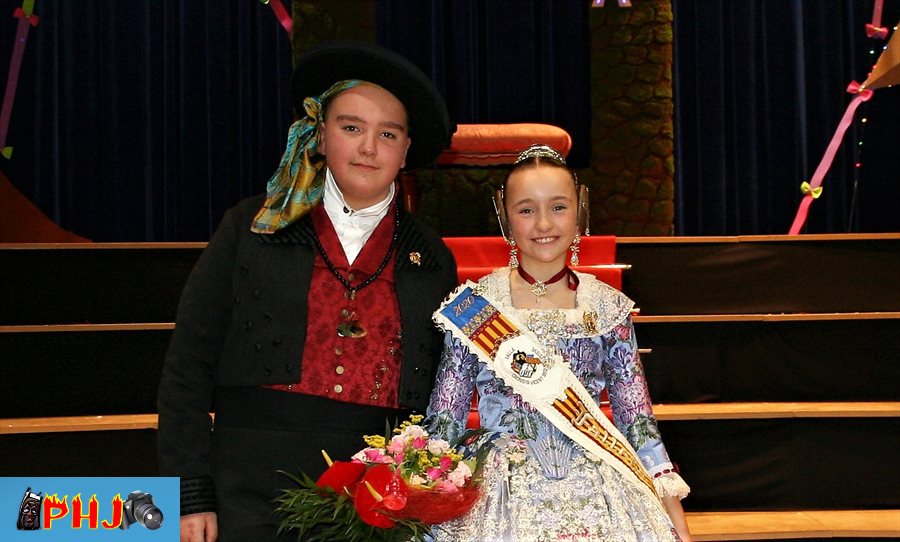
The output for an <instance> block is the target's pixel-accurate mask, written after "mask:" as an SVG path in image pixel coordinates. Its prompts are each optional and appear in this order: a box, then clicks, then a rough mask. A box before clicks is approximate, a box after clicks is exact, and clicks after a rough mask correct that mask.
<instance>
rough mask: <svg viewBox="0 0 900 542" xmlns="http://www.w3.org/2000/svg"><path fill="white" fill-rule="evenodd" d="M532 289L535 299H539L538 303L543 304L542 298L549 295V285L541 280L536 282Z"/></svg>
mask: <svg viewBox="0 0 900 542" xmlns="http://www.w3.org/2000/svg"><path fill="white" fill-rule="evenodd" d="M530 289H531V293H533V294H534V297H536V298H537V302H538V303H540V302H541V297H543V296H544V294H546V293H547V285H546V284H544V283H543V282H541V281H539V280H536V281H534V284H532V285H531V288H530Z"/></svg>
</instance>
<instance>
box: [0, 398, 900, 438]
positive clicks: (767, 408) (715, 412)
mask: <svg viewBox="0 0 900 542" xmlns="http://www.w3.org/2000/svg"><path fill="white" fill-rule="evenodd" d="M653 413H654V414H655V415H656V417H657V419H659V420H662V421H669V420H733V419H737V420H740V419H751V418H757V419H758V418H893V417H900V402H890V401H888V402H866V403H699V404H667V405H654V406H653ZM156 418H157V417H156V414H123V415H113V416H61V417H46V418H5V419H0V435H12V434H17V433H60V432H66V431H121V430H131V429H156V426H157V419H156Z"/></svg>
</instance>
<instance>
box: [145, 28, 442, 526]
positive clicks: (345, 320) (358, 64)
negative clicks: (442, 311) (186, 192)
mask: <svg viewBox="0 0 900 542" xmlns="http://www.w3.org/2000/svg"><path fill="white" fill-rule="evenodd" d="M292 97H293V100H294V106H295V109H296V113H297V115H298V117H299V120H298V121H297V122H295V123H294V124H293V125H292V126H291V128H290V131H289V134H288V145H287V150H286V151H285V153H284V157H283V158H282V161H281V164H280V166H279V168H278V170H277V171H276V173H275V174H274V175H273V177H272V179H271V180H270V181H269V184H268V189H267V194H265V195H260V196H257V197H253V198H249V199H247V200H244V201H242V202H241V203H239V204H238V205H237V206H236V207H235V208H233V209H231V210H230V211H228V212H227V213H226V215H225V217H224V218H223V220H222V223H221V225H220V226H219V228H218V230H217V232H216V233H215V235H214V236H213V238H212V240H211V241H210V244H209V246H208V247H207V249H206V250H205V251H204V252H203V254H202V256H201V257H200V260H199V261H198V263H197V265H196V267H195V268H194V271H193V272H192V274H191V277H190V279H189V280H188V283H187V285H186V286H185V289H184V292H183V294H182V298H181V302H180V303H179V307H178V317H177V322H176V327H175V332H174V334H173V337H172V341H171V344H170V347H169V351H168V353H167V356H166V363H165V367H164V369H163V375H162V380H161V383H160V388H159V401H158V403H159V460H160V471H161V474H163V475H166V476H180V477H181V514H182V518H181V540H182V541H195V540H196V541H204V542H210V541H212V540H215V539H216V537H217V536H218V540H220V541H231V540H237V541H250V540H252V541H254V542H256V541H264V540H274V539H275V538H276V517H275V516H274V515H273V509H274V504H273V502H272V501H273V499H274V498H275V497H276V496H277V495H278V493H279V489H280V488H283V487H285V486H286V485H288V484H289V480H288V479H287V478H286V477H284V476H282V475H280V474H278V473H277V471H278V470H284V471H292V472H293V471H295V470H296V469H298V468H299V469H301V470H303V471H305V472H306V473H308V474H309V475H311V476H313V477H315V476H317V474H318V473H319V472H321V471H322V470H324V468H325V463H324V461H323V459H322V457H321V455H320V450H322V449H326V450H328V451H329V453H331V454H332V455H333V456H335V457H349V456H351V455H352V454H353V453H355V452H356V451H357V450H358V449H359V436H360V435H363V434H379V433H381V432H382V431H383V430H384V426H385V421H386V420H393V419H396V418H399V419H402V418H404V417H406V413H407V412H408V411H409V410H419V411H421V410H424V408H425V407H426V405H427V400H428V397H429V393H430V391H431V386H432V384H433V381H434V375H435V370H436V367H437V363H438V360H439V358H440V351H441V336H440V333H439V332H437V331H436V330H435V329H434V327H433V325H432V324H431V320H430V315H431V313H432V312H433V311H434V309H435V307H437V306H438V305H439V304H440V302H441V300H442V299H443V298H444V297H445V295H446V294H447V293H448V292H449V291H450V290H452V289H453V287H454V286H455V284H456V280H457V279H456V264H455V262H454V260H453V256H452V254H451V253H450V251H449V249H447V247H446V246H445V245H444V243H443V242H442V240H441V239H440V237H439V236H438V235H437V234H436V233H434V232H433V231H432V230H430V229H428V228H427V227H425V226H424V225H422V224H421V223H419V222H418V221H417V220H415V219H414V218H413V217H412V216H410V215H409V214H407V213H406V212H405V211H404V210H403V209H402V203H401V201H400V198H399V197H398V187H397V183H396V179H397V176H398V173H399V171H400V170H401V169H402V168H406V169H415V168H418V167H422V166H426V165H428V164H430V163H431V162H433V161H434V160H435V159H436V158H437V156H438V155H439V154H440V152H441V151H442V150H443V149H444V148H446V147H447V146H449V143H450V137H451V135H452V133H453V131H454V128H453V125H452V124H451V123H450V121H449V119H448V115H447V110H446V106H445V104H444V101H443V99H442V98H441V96H440V94H439V93H438V92H437V90H436V89H435V88H434V85H433V84H432V83H431V81H430V80H429V79H428V78H427V77H426V76H425V75H424V74H423V73H422V72H421V71H419V70H418V69H417V68H416V67H415V66H413V65H412V64H411V63H409V62H408V61H407V60H405V59H404V58H402V57H400V56H399V55H397V54H395V53H393V52H391V51H388V50H386V49H383V48H381V47H378V46H375V45H373V44H365V43H357V42H331V43H326V44H324V45H322V46H319V47H315V48H313V49H311V50H309V51H308V52H307V53H305V54H304V55H303V56H302V57H301V58H299V59H298V63H297V65H296V67H295V72H294V76H293V82H292ZM211 411H214V412H215V424H214V425H213V422H212V419H211V418H210V416H209V413H210V412H211ZM213 427H214V430H213Z"/></svg>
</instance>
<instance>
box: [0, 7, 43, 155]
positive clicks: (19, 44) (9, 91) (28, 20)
mask: <svg viewBox="0 0 900 542" xmlns="http://www.w3.org/2000/svg"><path fill="white" fill-rule="evenodd" d="M13 17H16V18H17V19H19V23H18V25H17V26H16V41H15V43H14V44H13V52H12V57H11V58H10V61H9V75H8V76H7V79H6V92H5V93H4V94H3V108H2V109H0V149H3V155H4V156H6V157H7V158H9V154H10V153H11V152H12V149H8V148H7V147H6V134H7V132H8V130H9V117H10V116H11V115H12V106H13V101H14V100H15V97H16V86H17V85H18V84H19V70H20V69H21V67H22V56H23V55H24V54H25V42H26V41H27V40H28V29H29V28H30V27H32V26H37V24H38V16H37V15H35V14H33V13H29V14H27V15H26V14H25V12H24V11H23V10H22V8H16V10H15V11H14V12H13Z"/></svg>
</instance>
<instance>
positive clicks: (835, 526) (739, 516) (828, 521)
mask: <svg viewBox="0 0 900 542" xmlns="http://www.w3.org/2000/svg"><path fill="white" fill-rule="evenodd" d="M687 521H688V526H689V527H690V529H691V534H692V535H693V537H694V540H696V541H701V540H778V539H781V540H783V539H786V538H794V539H796V538H801V539H802V538H845V537H846V538H851V537H855V538H886V537H892V538H894V537H900V510H804V511H799V512H687Z"/></svg>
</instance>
